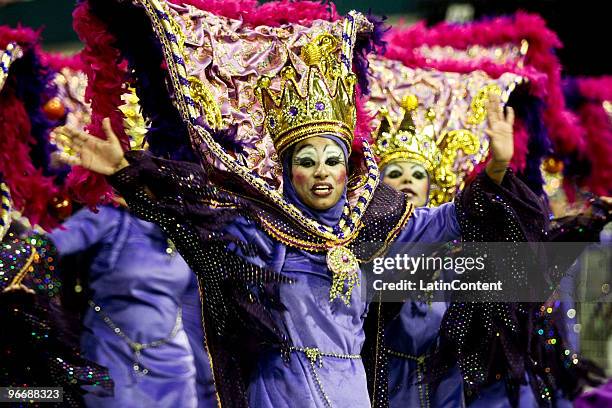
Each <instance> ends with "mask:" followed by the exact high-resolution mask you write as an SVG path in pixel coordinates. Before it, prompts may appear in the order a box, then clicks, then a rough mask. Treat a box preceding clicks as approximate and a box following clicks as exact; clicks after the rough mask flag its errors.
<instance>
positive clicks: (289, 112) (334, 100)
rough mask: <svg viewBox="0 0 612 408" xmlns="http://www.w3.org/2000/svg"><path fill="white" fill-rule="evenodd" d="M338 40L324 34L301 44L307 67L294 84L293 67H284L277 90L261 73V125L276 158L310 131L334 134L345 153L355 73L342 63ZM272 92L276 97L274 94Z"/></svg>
mask: <svg viewBox="0 0 612 408" xmlns="http://www.w3.org/2000/svg"><path fill="white" fill-rule="evenodd" d="M339 49H340V42H339V41H338V39H337V38H336V37H335V36H333V35H332V34H329V33H322V34H319V35H317V36H316V37H315V38H314V39H313V40H312V41H311V42H309V43H308V44H306V45H304V46H303V47H302V50H301V55H300V56H301V58H302V60H303V61H304V63H305V64H306V66H307V71H306V72H305V73H304V75H302V82H303V86H300V85H299V84H298V79H297V72H296V70H295V68H294V67H293V66H286V67H284V68H283V69H282V70H281V72H280V75H281V77H282V90H281V92H280V94H276V92H274V91H272V90H271V89H270V83H271V79H270V77H267V76H262V77H261V78H260V79H259V81H258V82H257V85H258V87H257V91H258V94H259V97H260V99H261V103H262V105H263V109H264V112H265V119H264V124H265V128H266V130H267V131H268V133H269V134H270V136H271V137H272V141H273V143H274V147H275V148H276V152H277V154H278V155H279V156H280V155H281V154H282V152H283V151H284V150H285V149H286V148H287V147H289V146H291V145H293V144H295V143H297V142H299V141H301V140H304V139H306V138H308V137H311V136H313V135H315V134H322V133H331V134H334V135H337V136H339V137H340V138H341V139H342V141H344V143H345V144H346V146H347V148H348V149H349V151H350V148H351V145H352V142H353V130H354V129H355V83H356V76H355V74H353V73H352V72H350V71H347V69H346V68H343V67H342V64H341V60H342V59H343V58H342V56H343V57H344V59H346V58H347V57H346V55H344V54H342V56H340V55H338V51H339ZM275 94H276V95H275Z"/></svg>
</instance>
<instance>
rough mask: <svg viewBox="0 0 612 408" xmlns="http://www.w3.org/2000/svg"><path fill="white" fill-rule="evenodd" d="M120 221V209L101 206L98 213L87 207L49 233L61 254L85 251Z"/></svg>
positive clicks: (103, 237) (100, 240)
mask: <svg viewBox="0 0 612 408" xmlns="http://www.w3.org/2000/svg"><path fill="white" fill-rule="evenodd" d="M118 222H119V211H118V210H115V209H113V208H110V207H100V208H99V212H98V213H94V212H92V211H90V210H88V209H86V208H84V209H82V210H80V211H78V212H77V213H75V214H74V215H73V216H72V217H70V218H69V219H68V220H67V221H66V222H64V223H63V224H62V226H61V227H59V228H56V229H54V230H53V231H51V232H50V233H49V234H48V237H49V238H50V239H51V241H53V244H54V245H55V247H56V248H57V251H58V253H59V254H60V255H70V254H74V253H77V252H80V251H84V250H86V249H88V248H90V247H91V246H92V245H95V244H97V243H99V242H102V241H103V240H104V239H105V238H106V237H107V236H108V234H110V233H111V231H113V230H114V227H115V226H116V225H117V224H118Z"/></svg>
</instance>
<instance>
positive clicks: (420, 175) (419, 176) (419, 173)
mask: <svg viewBox="0 0 612 408" xmlns="http://www.w3.org/2000/svg"><path fill="white" fill-rule="evenodd" d="M412 177H414V178H415V179H417V180H423V179H424V178H425V177H427V175H426V174H425V173H423V172H422V171H420V170H417V171H415V172H414V173H412Z"/></svg>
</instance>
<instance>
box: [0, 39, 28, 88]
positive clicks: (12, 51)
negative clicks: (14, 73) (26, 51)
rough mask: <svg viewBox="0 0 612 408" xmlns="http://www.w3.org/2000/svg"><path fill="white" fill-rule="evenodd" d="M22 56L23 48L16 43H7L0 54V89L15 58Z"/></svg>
mask: <svg viewBox="0 0 612 408" xmlns="http://www.w3.org/2000/svg"><path fill="white" fill-rule="evenodd" d="M22 56H23V50H22V49H21V47H20V46H18V45H17V44H16V43H8V45H7V46H6V48H5V49H4V50H3V51H2V55H1V56H0V90H2V88H3V87H4V84H5V83H6V79H7V78H8V75H9V69H10V67H11V65H12V64H13V62H15V60H17V59H19V58H21V57H22Z"/></svg>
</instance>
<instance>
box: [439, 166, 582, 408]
mask: <svg viewBox="0 0 612 408" xmlns="http://www.w3.org/2000/svg"><path fill="white" fill-rule="evenodd" d="M455 204H456V208H457V218H458V220H459V224H460V226H461V232H462V240H463V242H464V244H463V245H464V250H465V249H466V247H469V248H473V249H474V250H477V251H487V248H488V246H489V245H488V244H487V243H500V242H502V243H506V244H504V245H505V248H507V255H508V256H507V257H506V258H504V259H505V264H504V268H503V270H502V271H499V270H496V267H495V265H493V264H490V263H487V265H486V268H485V269H486V271H487V274H488V275H487V277H488V278H489V279H499V280H502V281H504V282H506V283H505V284H504V288H505V287H506V284H507V285H508V286H511V287H512V289H514V290H519V291H526V290H529V286H530V285H532V284H533V283H534V282H536V280H540V281H541V280H542V276H543V273H544V272H545V269H542V268H539V267H535V268H534V266H539V265H540V264H539V263H540V262H541V260H542V259H541V258H540V257H538V256H536V255H535V254H534V256H531V257H528V256H525V255H524V254H523V256H518V255H513V252H512V249H513V248H515V246H516V245H519V244H516V245H514V244H513V243H518V242H521V241H529V242H531V244H530V248H531V247H533V248H541V245H539V244H538V242H544V241H547V240H548V235H547V232H548V211H547V209H546V207H545V206H544V203H543V202H542V201H541V200H540V198H539V197H538V196H537V195H535V194H534V193H533V192H532V191H531V190H530V189H529V188H528V187H527V186H526V185H525V184H524V183H522V182H521V181H520V180H519V179H518V178H517V177H516V176H515V175H514V174H513V172H512V171H511V170H508V171H507V173H506V175H505V177H504V180H503V182H502V184H501V185H497V184H496V183H494V182H493V181H492V180H491V179H489V178H488V176H487V175H486V174H485V173H481V174H480V175H479V176H477V177H476V178H475V179H474V181H473V182H472V183H471V184H469V185H468V186H467V187H466V188H465V190H464V191H463V192H462V193H461V195H459V196H458V197H457V199H456V200H455ZM471 243H478V244H471ZM495 245H499V244H495ZM545 258H546V255H545V252H544V256H543V259H544V261H546V259H545ZM544 264H545V262H544ZM544 266H545V265H544ZM508 271H510V272H508ZM508 275H509V276H508ZM534 286H537V285H534ZM541 287H545V286H541ZM489 295H491V296H492V294H490V293H488V292H485V293H484V294H482V295H481V296H489ZM493 299H498V298H493ZM485 300H486V299H484V298H483V299H480V301H478V302H473V301H457V299H455V301H454V302H452V303H451V304H450V306H449V308H448V310H447V312H446V314H445V315H444V318H443V320H442V324H441V327H440V342H439V344H438V349H437V350H436V352H435V353H434V358H433V359H432V360H433V361H432V366H433V367H434V368H433V369H432V371H431V375H432V377H434V378H435V377H436V376H437V375H439V374H440V373H441V372H444V369H448V368H449V367H452V366H453V365H454V364H457V365H458V366H459V369H460V370H461V374H462V377H463V379H464V385H465V387H466V391H467V393H468V395H472V396H476V395H478V393H479V391H480V390H481V389H482V388H483V387H485V386H487V385H490V384H492V383H495V382H496V381H499V380H500V379H502V380H503V381H505V383H506V387H507V390H508V397H509V399H510V400H518V392H519V391H518V390H519V389H520V385H521V384H523V383H524V381H525V378H529V379H530V385H531V387H532V390H533V393H534V395H536V396H537V397H538V399H539V400H540V401H539V402H540V403H541V404H543V405H544V404H551V403H552V402H551V401H552V399H553V398H554V392H550V391H551V390H558V389H559V388H560V387H563V389H562V391H564V392H565V393H566V394H567V395H571V394H572V393H573V392H575V391H576V389H575V388H576V386H577V384H578V382H579V381H580V380H579V379H580V377H581V374H580V373H579V371H581V370H582V371H583V372H584V370H583V368H582V366H581V365H580V364H576V363H571V362H569V361H567V360H568V359H567V357H568V356H567V355H566V353H565V349H566V346H565V344H564V342H563V341H562V339H561V337H560V336H559V333H558V332H556V331H554V327H553V326H552V325H551V324H550V319H548V318H547V317H546V316H543V313H544V314H545V313H546V312H542V309H541V307H542V303H537V302H530V303H525V302H523V303H519V302H511V301H508V300H507V299H504V300H503V301H500V300H489V301H485ZM543 310H546V307H544V309H543ZM544 334H545V335H544ZM551 338H554V339H555V343H550V341H549V342H548V343H546V341H547V340H550V339H551ZM551 344H553V345H551ZM545 369H546V370H547V371H545ZM527 376H528V377H527Z"/></svg>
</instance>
